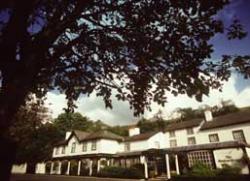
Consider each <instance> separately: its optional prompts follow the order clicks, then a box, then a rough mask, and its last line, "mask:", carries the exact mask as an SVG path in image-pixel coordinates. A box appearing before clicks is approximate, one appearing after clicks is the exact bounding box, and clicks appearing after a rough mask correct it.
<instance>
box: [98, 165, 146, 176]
mask: <svg viewBox="0 0 250 181" xmlns="http://www.w3.org/2000/svg"><path fill="white" fill-rule="evenodd" d="M98 176H99V177H111V178H112V177H113V178H134V179H140V178H144V175H143V173H142V172H141V171H140V170H138V169H136V168H133V167H131V168H122V167H105V168H103V169H102V170H101V171H100V172H99V174H98Z"/></svg>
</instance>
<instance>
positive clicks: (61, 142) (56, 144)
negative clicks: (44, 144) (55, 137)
mask: <svg viewBox="0 0 250 181" xmlns="http://www.w3.org/2000/svg"><path fill="white" fill-rule="evenodd" d="M67 143H68V140H61V141H58V142H57V143H55V144H54V146H61V145H66V144H67Z"/></svg>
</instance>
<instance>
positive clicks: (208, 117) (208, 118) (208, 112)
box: [204, 109, 213, 122]
mask: <svg viewBox="0 0 250 181" xmlns="http://www.w3.org/2000/svg"><path fill="white" fill-rule="evenodd" d="M204 115H205V120H206V121H207V122H209V121H212V120H213V115H212V111H211V110H210V109H206V110H205V111H204Z"/></svg>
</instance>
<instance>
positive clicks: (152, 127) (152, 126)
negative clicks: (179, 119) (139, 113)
mask: <svg viewBox="0 0 250 181" xmlns="http://www.w3.org/2000/svg"><path fill="white" fill-rule="evenodd" d="M167 124H168V122H167V121H165V120H163V119H155V118H154V119H153V120H150V119H146V118H142V119H140V120H139V121H138V123H137V126H138V127H139V128H140V131H141V133H146V132H152V131H162V130H164V128H165V127H166V125H167Z"/></svg>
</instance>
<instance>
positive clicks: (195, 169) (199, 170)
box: [189, 162, 215, 177]
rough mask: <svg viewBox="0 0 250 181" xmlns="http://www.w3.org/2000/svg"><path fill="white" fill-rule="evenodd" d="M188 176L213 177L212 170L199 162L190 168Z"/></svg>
mask: <svg viewBox="0 0 250 181" xmlns="http://www.w3.org/2000/svg"><path fill="white" fill-rule="evenodd" d="M189 174H190V175H192V176H198V177H200V176H215V172H214V170H213V169H212V168H210V167H209V166H207V165H205V164H203V163H201V162H197V163H195V164H194V165H193V166H192V168H191V171H190V173H189Z"/></svg>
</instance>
